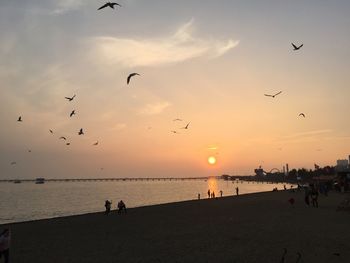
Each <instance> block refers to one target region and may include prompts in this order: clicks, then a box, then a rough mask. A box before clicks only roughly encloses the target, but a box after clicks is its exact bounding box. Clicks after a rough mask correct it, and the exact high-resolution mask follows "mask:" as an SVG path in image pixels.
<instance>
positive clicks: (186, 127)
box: [181, 123, 190, 130]
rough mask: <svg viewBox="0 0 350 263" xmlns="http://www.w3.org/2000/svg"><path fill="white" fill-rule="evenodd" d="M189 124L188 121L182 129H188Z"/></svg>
mask: <svg viewBox="0 0 350 263" xmlns="http://www.w3.org/2000/svg"><path fill="white" fill-rule="evenodd" d="M188 125H190V123H187V125H186V126H185V127H182V128H181V129H186V130H187V129H188Z"/></svg>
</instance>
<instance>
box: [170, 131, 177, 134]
mask: <svg viewBox="0 0 350 263" xmlns="http://www.w3.org/2000/svg"><path fill="white" fill-rule="evenodd" d="M171 132H172V133H178V134H179V132H177V131H171Z"/></svg>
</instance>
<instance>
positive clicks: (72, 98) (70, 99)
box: [64, 94, 75, 101]
mask: <svg viewBox="0 0 350 263" xmlns="http://www.w3.org/2000/svg"><path fill="white" fill-rule="evenodd" d="M64 98H65V99H67V100H69V101H72V100H74V98H75V94H74V95H73V97H71V98H70V97H64Z"/></svg>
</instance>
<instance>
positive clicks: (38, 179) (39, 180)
mask: <svg viewBox="0 0 350 263" xmlns="http://www.w3.org/2000/svg"><path fill="white" fill-rule="evenodd" d="M35 183H36V184H44V183H45V178H36V179H35Z"/></svg>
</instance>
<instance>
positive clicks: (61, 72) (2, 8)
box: [0, 0, 350, 179]
mask: <svg viewBox="0 0 350 263" xmlns="http://www.w3.org/2000/svg"><path fill="white" fill-rule="evenodd" d="M104 3H105V2H104V1H96V0H26V1H22V0H21V1H20V0H2V1H0V33H1V38H0V92H1V96H0V122H1V128H0V169H1V173H0V179H5V178H9V179H15V178H35V177H45V178H74V177H169V176H177V177H196V176H208V175H221V174H233V175H248V174H253V173H254V168H257V167H258V166H259V165H262V166H263V168H264V169H265V170H267V171H268V170H271V169H272V168H275V167H276V168H279V169H282V166H283V165H284V164H285V163H289V166H290V168H301V167H305V168H313V166H314V163H317V164H318V165H320V166H325V165H334V164H335V162H336V160H337V159H345V158H347V156H348V155H349V154H350V121H349V114H350V111H349V100H350V74H349V68H350V48H349V47H350V34H349V28H350V16H349V11H350V1H346V0H343V1H342V0H335V1H326V0H317V1H316V0H311V1H298V0H296V1H280V0H274V1H260V0H256V1H249V0H242V1H238V0H237V1H229V0H227V1H224V0H218V1H207V0H186V1H184V0H178V1H167V0H147V1H146V0H122V1H118V3H120V4H121V5H122V7H117V8H116V10H112V9H111V8H105V9H103V10H99V11H97V8H99V7H100V6H101V5H103V4H104ZM291 42H293V43H295V44H297V45H300V44H302V43H303V44H304V46H303V47H302V48H301V49H300V50H298V51H293V48H292V46H291ZM132 72H138V73H140V74H141V76H135V77H133V78H132V79H131V83H130V85H126V78H127V76H128V74H129V73H132ZM279 91H282V93H281V94H280V95H278V96H277V97H275V98H270V97H266V96H264V94H274V93H277V92H279ZM74 94H76V98H75V99H74V100H73V101H71V102H69V101H68V100H66V99H65V98H64V97H71V96H73V95H74ZM72 110H76V113H77V114H76V115H75V116H73V117H71V118H70V117H69V113H70V112H71V111H72ZM301 112H303V113H305V115H306V118H302V117H299V116H298V115H299V113H301ZM19 116H22V119H23V122H21V123H20V122H17V119H18V117H19ZM176 118H180V119H182V120H183V121H173V120H174V119H176ZM189 122H190V125H189V129H187V130H186V129H180V128H181V127H184V126H186V124H187V123H189ZM80 128H83V129H84V131H85V135H82V136H79V135H78V131H79V129H80ZM49 129H51V130H53V131H54V134H51V133H50V132H49ZM175 130H176V131H177V132H179V133H178V134H176V133H172V132H171V131H175ZM61 136H65V137H67V142H68V141H69V142H70V143H71V145H69V146H67V145H65V142H64V141H63V140H59V137H61ZM96 141H98V142H99V144H98V145H97V146H93V145H92V144H93V143H95V142H96ZM29 150H31V152H29ZM209 156H214V157H216V159H217V163H216V164H215V165H210V164H209V163H208V157H209ZM11 162H16V164H15V165H11ZM101 168H103V169H101Z"/></svg>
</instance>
